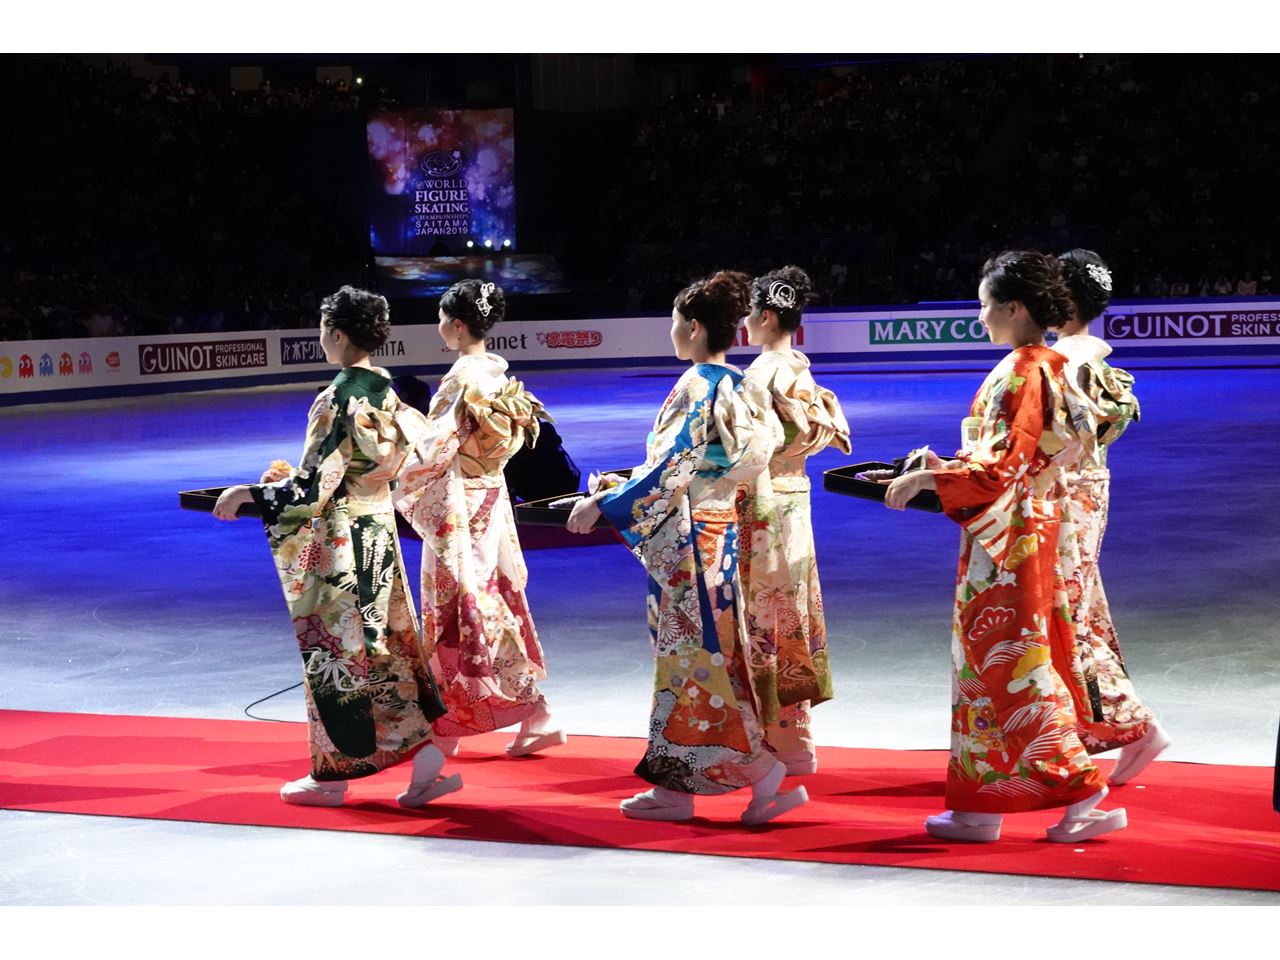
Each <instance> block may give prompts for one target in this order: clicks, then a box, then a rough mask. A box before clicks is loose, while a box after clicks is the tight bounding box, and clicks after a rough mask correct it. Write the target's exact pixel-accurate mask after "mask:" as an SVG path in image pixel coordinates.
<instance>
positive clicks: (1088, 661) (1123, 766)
mask: <svg viewBox="0 0 1280 960" xmlns="http://www.w3.org/2000/svg"><path fill="white" fill-rule="evenodd" d="M1058 259H1059V262H1060V263H1061V264H1062V276H1063V280H1064V281H1065V282H1066V284H1067V289H1068V290H1070V291H1071V304H1072V306H1071V322H1070V323H1068V324H1066V325H1065V326H1064V327H1063V328H1062V332H1061V334H1060V335H1059V337H1058V340H1057V342H1056V343H1055V344H1054V346H1053V349H1054V350H1056V351H1058V353H1060V354H1062V355H1063V356H1064V357H1066V358H1067V377H1068V379H1070V380H1071V381H1072V382H1073V383H1075V384H1077V385H1078V386H1079V387H1080V389H1081V391H1082V392H1083V393H1084V394H1085V396H1086V397H1087V398H1088V402H1089V404H1090V406H1091V409H1092V412H1093V415H1094V418H1095V419H1096V420H1097V423H1098V442H1097V444H1096V445H1095V446H1094V447H1093V448H1092V450H1091V452H1090V454H1089V455H1088V456H1086V457H1085V458H1084V459H1083V460H1081V461H1080V463H1079V464H1076V465H1074V466H1073V467H1072V468H1071V469H1069V470H1068V471H1067V476H1066V480H1067V486H1068V488H1069V489H1070V492H1071V518H1072V522H1073V525H1074V528H1075V532H1076V544H1077V551H1078V556H1077V562H1076V567H1075V572H1074V573H1073V574H1071V575H1069V576H1068V578H1067V596H1068V599H1069V600H1070V602H1071V610H1072V622H1073V625H1074V627H1075V638H1076V658H1077V663H1076V670H1077V672H1078V673H1079V674H1080V678H1081V681H1082V682H1083V683H1084V684H1085V687H1086V689H1087V690H1088V693H1089V710H1088V711H1087V713H1086V714H1085V715H1084V716H1082V717H1081V718H1080V737H1081V739H1082V740H1084V745H1085V748H1086V749H1087V750H1088V751H1089V752H1090V753H1095V754H1096V753H1104V752H1106V751H1108V750H1114V749H1115V748H1117V747H1120V748H1121V750H1120V759H1119V761H1118V762H1117V763H1116V766H1115V769H1114V770H1113V771H1112V772H1111V776H1110V777H1109V778H1108V779H1109V782H1110V783H1112V784H1115V785H1119V784H1122V783H1128V782H1129V781H1130V780H1132V779H1133V778H1134V777H1136V776H1137V775H1138V774H1139V773H1141V772H1142V770H1143V769H1145V768H1146V766H1147V764H1149V763H1150V762H1151V761H1152V760H1154V759H1155V758H1156V757H1157V756H1159V755H1160V754H1161V753H1162V752H1163V751H1164V750H1165V749H1166V748H1167V747H1168V746H1169V743H1170V740H1169V737H1168V735H1167V734H1166V733H1165V731H1164V730H1163V729H1162V728H1161V727H1160V726H1158V725H1157V724H1156V721H1155V718H1154V716H1153V715H1152V712H1151V710H1150V709H1149V708H1148V707H1147V706H1146V705H1145V704H1144V703H1143V702H1142V700H1141V699H1139V697H1138V694H1137V692H1136V691H1135V690H1134V688H1133V681H1132V680H1130V679H1129V674H1128V672H1127V671H1126V669H1125V664H1124V657H1123V655H1122V654H1121V652H1120V641H1119V639H1118V638H1117V636H1116V629H1115V625H1114V624H1113V623H1112V622H1111V609H1110V607H1109V606H1108V604H1107V594H1106V592H1105V591H1104V590H1103V588H1102V576H1101V574H1100V573H1099V571H1098V553H1099V551H1100V550H1101V549H1102V537H1103V534H1104V533H1105V532H1106V529H1107V510H1108V507H1109V505H1110V500H1111V471H1110V470H1108V469H1107V451H1108V449H1109V448H1110V446H1111V444H1112V443H1114V442H1115V441H1116V440H1117V439H1119V437H1120V435H1121V434H1122V433H1124V431H1125V429H1126V428H1127V427H1128V426H1129V424H1130V423H1132V422H1133V421H1135V420H1137V419H1138V416H1139V408H1138V398H1137V397H1135V396H1134V395H1133V377H1132V376H1130V375H1129V374H1128V373H1127V372H1126V371H1124V370H1120V369H1118V368H1116V367H1112V366H1110V365H1109V364H1108V363H1107V362H1106V359H1105V358H1106V356H1107V355H1108V354H1109V353H1111V347H1110V346H1109V345H1108V344H1107V343H1106V341H1104V340H1099V339H1098V338H1097V337H1094V336H1090V334H1089V324H1090V322H1091V321H1093V320H1094V319H1096V318H1097V317H1099V316H1100V315H1101V314H1102V312H1103V311H1104V310H1105V309H1106V308H1107V304H1108V303H1110V301H1111V271H1110V270H1109V269H1107V265H1106V264H1105V263H1104V262H1103V261H1102V258H1101V257H1099V256H1098V255H1097V254H1096V253H1094V252H1093V251H1092V250H1072V251H1070V252H1068V253H1064V254H1063V255H1062V256H1061V257H1059V258H1058Z"/></svg>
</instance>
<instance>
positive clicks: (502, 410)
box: [396, 354, 549, 737]
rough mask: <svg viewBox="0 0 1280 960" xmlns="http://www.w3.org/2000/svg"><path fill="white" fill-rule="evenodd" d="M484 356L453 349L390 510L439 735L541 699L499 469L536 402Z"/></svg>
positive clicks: (531, 421) (534, 432)
mask: <svg viewBox="0 0 1280 960" xmlns="http://www.w3.org/2000/svg"><path fill="white" fill-rule="evenodd" d="M506 369H507V363H506V361H505V360H503V359H502V358H501V357H498V356H494V355H492V354H482V355H475V356H462V357H459V358H458V360H457V362H456V363H454V365H453V367H452V368H451V369H450V370H449V372H448V373H447V374H445V376H444V379H442V380H441V381H440V388H439V390H438V391H437V392H436V395H435V397H434V398H432V401H431V408H430V411H429V413H428V416H427V420H428V427H427V431H426V435H425V436H424V438H423V439H422V440H421V441H420V442H419V443H418V445H417V447H416V449H415V451H414V455H413V456H412V457H411V459H410V461H409V464H408V466H407V467H406V469H405V471H404V473H403V474H402V475H401V477H400V485H399V487H398V489H397V500H396V507H397V508H398V509H399V510H400V512H401V513H402V514H403V515H404V516H405V518H406V519H407V520H408V521H409V522H410V523H411V524H412V525H413V528H414V529H415V530H417V531H418V533H419V534H421V536H422V546H423V549H422V633H423V645H424V651H425V653H426V655H427V656H428V657H429V658H430V662H431V668H432V670H433V671H434V673H435V675H436V677H437V678H439V681H440V687H441V692H442V693H443V695H444V701H445V705H446V706H447V707H448V712H447V713H446V714H445V716H443V717H441V718H440V719H438V720H437V721H436V722H435V731H436V733H437V734H439V735H440V736H444V737H465V736H471V735H473V734H479V733H487V732H489V731H491V730H498V729H501V728H503V727H508V726H511V725H512V724H514V723H519V722H520V721H522V720H524V719H525V717H527V716H529V715H530V714H531V713H532V712H533V711H534V710H535V708H536V707H537V706H538V705H539V704H541V703H543V702H544V700H543V696H542V693H541V691H540V690H539V689H538V681H539V680H542V679H544V678H545V677H546V675H547V674H546V668H545V663H544V660H543V656H542V647H541V646H539V644H538V634H537V632H536V631H535V630H534V626H533V617H532V616H531V615H530V613H529V604H528V601H527V600H526V599H525V592H524V591H525V585H526V583H527V582H528V571H527V569H526V567H525V563H524V556H523V554H521V552H520V541H519V540H518V539H517V537H516V524H515V514H514V512H513V511H512V508H511V497H510V495H509V494H508V493H507V484H506V480H505V479H504V477H503V474H502V468H503V467H504V466H505V465H506V463H507V461H508V460H510V459H511V457H512V456H514V455H515V453H516V452H517V451H518V450H519V449H520V446H521V444H523V443H526V442H527V443H529V444H530V445H531V446H532V445H533V443H535V442H536V440H537V438H538V418H539V417H542V418H544V419H549V418H548V417H547V416H546V413H545V411H544V410H543V409H542V404H541V403H539V402H538V399H537V398H536V397H535V396H534V395H533V394H531V393H529V392H528V391H527V390H525V388H524V386H523V385H522V384H521V383H520V381H518V380H512V379H510V378H508V377H507V375H506Z"/></svg>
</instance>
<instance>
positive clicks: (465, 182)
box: [368, 110, 516, 257]
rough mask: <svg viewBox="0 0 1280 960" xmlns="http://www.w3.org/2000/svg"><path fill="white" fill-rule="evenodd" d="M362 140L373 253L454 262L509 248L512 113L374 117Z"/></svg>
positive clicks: (512, 221)
mask: <svg viewBox="0 0 1280 960" xmlns="http://www.w3.org/2000/svg"><path fill="white" fill-rule="evenodd" d="M368 140H369V162H370V168H371V172H370V176H371V188H372V189H371V196H370V200H369V237H370V241H371V243H372V244H373V249H374V251H375V252H376V253H378V254H382V255H398V256H429V257H456V256H466V255H469V254H480V253H484V252H486V251H488V250H492V251H494V252H511V251H513V250H514V249H515V245H516V189H515V118H514V112H513V111H511V110H412V111H399V112H394V113H381V114H377V115H375V116H373V117H371V118H370V119H369V125H368ZM468 242H469V243H470V244H471V246H468Z"/></svg>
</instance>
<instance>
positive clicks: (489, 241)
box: [484, 240, 493, 250]
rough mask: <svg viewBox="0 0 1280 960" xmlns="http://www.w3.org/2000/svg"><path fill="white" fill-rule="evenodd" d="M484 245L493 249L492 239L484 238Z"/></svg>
mask: <svg viewBox="0 0 1280 960" xmlns="http://www.w3.org/2000/svg"><path fill="white" fill-rule="evenodd" d="M484 245H485V246H486V247H488V248H489V249H490V250H492V249H493V241H492V240H486V241H485V242H484Z"/></svg>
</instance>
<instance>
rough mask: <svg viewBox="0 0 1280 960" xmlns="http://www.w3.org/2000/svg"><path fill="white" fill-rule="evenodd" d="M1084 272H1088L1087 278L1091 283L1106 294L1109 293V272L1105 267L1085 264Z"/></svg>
mask: <svg viewBox="0 0 1280 960" xmlns="http://www.w3.org/2000/svg"><path fill="white" fill-rule="evenodd" d="M1084 268H1085V270H1087V271H1088V272H1089V276H1090V277H1092V278H1093V282H1094V283H1096V284H1097V285H1098V286H1100V287H1101V288H1102V289H1103V290H1105V291H1107V293H1110V292H1111V271H1110V270H1108V269H1107V268H1106V267H1100V266H1098V265H1097V264H1096V263H1086V264H1085V267H1084Z"/></svg>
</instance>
